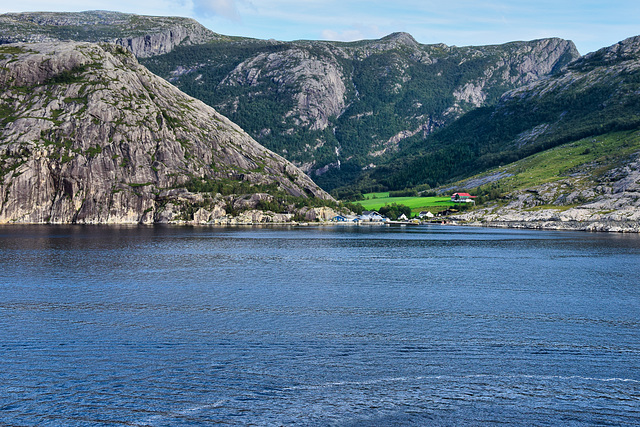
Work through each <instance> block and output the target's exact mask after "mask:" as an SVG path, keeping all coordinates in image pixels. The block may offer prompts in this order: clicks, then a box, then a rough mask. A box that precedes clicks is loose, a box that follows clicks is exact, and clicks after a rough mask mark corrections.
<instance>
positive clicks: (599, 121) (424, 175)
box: [370, 37, 640, 188]
mask: <svg viewBox="0 0 640 427" xmlns="http://www.w3.org/2000/svg"><path fill="white" fill-rule="evenodd" d="M639 93H640V37H633V38H630V39H627V40H624V41H622V42H620V43H618V44H616V45H614V46H611V47H609V48H604V49H601V50H599V51H597V52H594V53H592V54H589V55H586V56H584V57H582V58H580V59H578V60H576V61H574V62H572V63H571V64H569V65H568V66H567V67H566V68H565V69H564V70H563V71H561V72H559V73H557V74H555V75H553V76H550V77H548V78H545V79H541V80H538V81H536V82H532V83H530V84H528V85H525V86H522V87H520V88H517V89H514V90H512V91H509V92H507V93H505V94H504V95H503V96H502V97H501V98H500V100H499V102H498V103H497V104H496V105H494V106H490V107H483V108H478V109H476V110H474V111H471V112H469V113H468V114H466V115H464V116H463V117H461V118H460V119H459V120H457V121H456V122H455V123H453V124H451V125H450V126H448V127H447V128H446V129H443V130H442V131H440V132H438V133H437V134H434V135H433V136H432V137H431V138H428V139H427V140H426V141H424V142H422V141H420V142H418V143H416V144H414V145H413V146H412V147H411V148H410V150H409V151H410V152H411V153H412V154H411V155H410V156H404V157H402V158H400V157H398V158H396V159H394V160H393V161H392V162H389V163H388V164H387V165H385V166H383V167H380V168H378V169H376V170H375V171H374V172H373V173H371V175H370V178H371V179H372V180H374V181H377V182H381V183H383V184H384V185H386V186H389V187H391V188H394V187H399V186H404V185H407V184H409V185H419V184H428V185H429V186H432V187H434V186H438V185H440V184H444V183H446V182H447V181H450V180H452V178H455V177H456V176H457V177H464V176H469V175H473V174H474V173H478V172H481V171H483V170H486V169H487V168H490V167H493V166H497V165H505V164H508V163H511V162H513V161H516V160H518V159H522V158H524V157H526V156H529V155H531V154H535V153H537V152H541V151H544V150H546V149H549V148H552V147H555V146H558V145H560V144H563V143H567V142H571V141H576V140H579V139H582V138H585V137H588V136H595V135H602V134H605V133H608V132H613V131H619V130H632V129H638V128H640V96H639V95H638V94H639Z"/></svg>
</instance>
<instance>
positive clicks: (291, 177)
mask: <svg viewBox="0 0 640 427" xmlns="http://www.w3.org/2000/svg"><path fill="white" fill-rule="evenodd" d="M224 186H227V187H228V188H231V189H234V188H236V189H250V190H252V191H251V192H257V190H259V189H261V190H264V192H265V193H268V192H271V193H272V194H275V195H276V196H273V195H267V196H265V197H266V198H267V199H268V201H271V200H272V199H273V198H274V197H278V196H277V195H290V196H296V197H302V198H307V197H312V198H316V199H325V200H326V199H330V197H329V196H328V195H327V194H326V193H325V192H324V191H322V190H321V189H320V188H318V187H317V186H316V185H315V184H314V183H313V182H312V181H311V180H310V179H309V178H308V177H307V176H306V175H305V174H304V173H303V172H301V171H300V170H298V169H297V168H296V167H294V166H293V165H292V164H291V163H289V162H287V161H286V160H284V159H283V158H282V157H280V156H278V155H276V154H274V153H273V152H270V151H268V150H267V149H265V148H264V147H262V146H261V145H259V144H258V143H257V142H256V141H254V140H253V139H252V138H251V137H250V136H249V135H247V134H246V133H245V132H244V131H243V130H242V129H241V128H239V127H238V126H237V125H235V124H234V123H232V122H230V121H229V120H228V119H226V118H225V117H223V116H222V115H220V114H218V113H217V112H216V111H215V110H214V109H213V108H211V107H209V106H207V105H205V104H203V103H202V102H201V101H198V100H196V99H194V98H191V97H189V96H187V95H185V94H184V93H182V92H180V91H179V90H178V89H176V88H175V87H174V86H172V85H171V84H169V83H167V82H166V81H165V80H163V79H161V78H158V77H156V76H155V75H153V74H152V73H150V72H149V71H148V70H147V69H145V68H144V67H142V66H141V65H140V64H139V63H138V62H137V60H136V59H135V58H134V56H133V55H131V53H129V52H128V51H126V50H125V49H123V48H122V47H120V46H114V45H109V44H103V45H97V44H91V43H75V42H68V43H59V42H57V43H41V44H22V43H18V44H7V45H3V46H0V222H23V223H48V222H51V223H70V222H75V223H140V222H141V223H151V222H166V221H174V220H177V219H187V220H188V219H193V217H194V212H195V211H197V212H198V217H199V218H200V219H201V220H202V221H205V220H211V219H212V218H214V217H220V216H224V215H225V214H226V213H228V211H233V210H235V207H234V203H235V202H234V200H233V199H229V198H228V197H227V198H224V197H223V196H222V194H229V193H230V191H225V190H224V188H222V187H224ZM185 187H186V188H188V189H191V190H192V191H187V189H185ZM228 188H227V189H228ZM197 189H206V191H205V192H204V193H203V192H196V190H197Z"/></svg>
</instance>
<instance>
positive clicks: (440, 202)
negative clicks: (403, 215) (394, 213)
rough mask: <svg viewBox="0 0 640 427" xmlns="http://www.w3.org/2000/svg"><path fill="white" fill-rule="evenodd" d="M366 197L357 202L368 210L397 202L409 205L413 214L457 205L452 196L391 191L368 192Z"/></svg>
mask: <svg viewBox="0 0 640 427" xmlns="http://www.w3.org/2000/svg"><path fill="white" fill-rule="evenodd" d="M364 197H365V200H360V201H358V202H356V203H360V204H361V205H362V206H363V207H364V208H365V209H366V210H378V209H380V208H381V207H382V206H385V205H390V204H392V203H397V204H398V205H405V206H409V207H410V208H411V212H412V213H413V214H418V213H419V212H420V211H431V212H432V213H436V212H440V211H443V210H445V209H447V208H449V207H451V206H454V205H455V203H452V202H451V198H450V197H389V193H368V194H365V195H364ZM374 197H375V198H374Z"/></svg>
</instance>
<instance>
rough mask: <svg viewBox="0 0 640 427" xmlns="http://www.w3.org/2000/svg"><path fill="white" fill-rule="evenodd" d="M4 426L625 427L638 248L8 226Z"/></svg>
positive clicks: (638, 322) (2, 287) (637, 331)
mask: <svg viewBox="0 0 640 427" xmlns="http://www.w3.org/2000/svg"><path fill="white" fill-rule="evenodd" d="M0 361H1V364H0V425H20V426H32V425H33V426H35V425H39V426H42V425H45V426H46V425H50V426H58V425H65V426H73V425H134V426H146V425H150V426H180V425H209V424H214V423H220V424H231V425H247V424H249V425H293V424H297V425H407V424H414V425H475V424H481V425H492V424H502V423H505V424H519V425H638V424H640V236H637V235H620V234H593V233H591V234H590V233H573V232H547V231H514V230H495V229H480V228H454V227H446V226H420V227H406V228H393V227H314V228H244V229H243V228H236V229H225V228H207V227H201V228H189V227H97V226H96V227H81V226H4V227H0Z"/></svg>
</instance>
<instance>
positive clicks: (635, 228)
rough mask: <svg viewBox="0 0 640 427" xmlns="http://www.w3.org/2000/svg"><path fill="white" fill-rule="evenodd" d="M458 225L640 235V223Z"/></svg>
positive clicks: (546, 222) (561, 222) (500, 223)
mask: <svg viewBox="0 0 640 427" xmlns="http://www.w3.org/2000/svg"><path fill="white" fill-rule="evenodd" d="M456 224H457V225H467V226H475V227H495V228H518V229H528V230H565V231H590V232H608V233H640V222H639V221H472V222H459V223H456Z"/></svg>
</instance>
